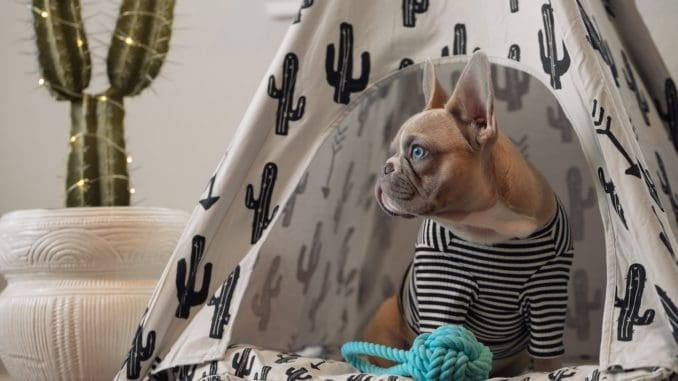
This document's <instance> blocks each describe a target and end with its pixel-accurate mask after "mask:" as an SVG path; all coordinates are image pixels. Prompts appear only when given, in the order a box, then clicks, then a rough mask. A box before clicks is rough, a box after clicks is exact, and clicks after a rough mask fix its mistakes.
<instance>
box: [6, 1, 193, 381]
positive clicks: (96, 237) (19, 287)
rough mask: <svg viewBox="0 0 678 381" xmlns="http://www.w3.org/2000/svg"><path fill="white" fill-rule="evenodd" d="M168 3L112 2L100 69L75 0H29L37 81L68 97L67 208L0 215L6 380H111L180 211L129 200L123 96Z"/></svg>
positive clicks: (157, 49) (167, 22) (151, 52)
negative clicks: (95, 71) (100, 73)
mask: <svg viewBox="0 0 678 381" xmlns="http://www.w3.org/2000/svg"><path fill="white" fill-rule="evenodd" d="M174 3H175V1H174V0H154V1H148V0H122V4H121V6H120V11H119V14H118V18H117V20H116V24H115V29H114V31H113V33H112V38H111V43H110V47H109V49H108V55H107V60H106V67H107V73H108V79H109V83H110V86H109V88H108V89H107V90H105V91H103V92H99V93H89V92H87V91H86V89H87V88H88V85H89V82H90V77H91V72H92V70H91V69H92V65H91V59H90V52H89V49H88V43H87V35H86V33H85V26H84V23H83V19H82V16H81V7H80V2H79V1H78V0H32V4H31V7H30V9H31V12H32V14H33V26H34V29H35V41H36V44H37V52H38V54H37V58H38V63H39V67H40V72H41V78H40V80H39V83H40V84H41V85H42V86H43V87H45V89H47V90H48V91H49V92H50V94H52V95H53V96H54V97H55V98H56V99H57V100H65V101H68V102H70V107H71V110H70V111H71V131H70V135H69V137H68V142H69V146H70V154H69V157H68V169H67V175H66V186H65V192H66V208H64V209H51V210H43V209H36V210H23V211H16V212H11V213H8V214H6V215H4V216H3V217H2V218H0V273H2V274H3V275H5V277H6V279H7V283H8V284H7V287H6V288H5V290H4V291H3V292H2V294H0V311H1V312H0V337H2V340H0V359H2V361H3V362H4V364H5V366H6V367H7V369H8V371H9V373H10V375H11V376H12V378H15V379H45V380H47V379H49V380H57V379H64V380H66V379H68V380H71V379H101V378H107V377H108V376H110V377H113V376H114V375H115V373H116V371H117V369H118V368H119V367H120V364H121V363H122V361H123V359H124V357H125V354H126V352H127V350H128V348H129V345H130V342H131V340H132V336H134V329H135V327H136V323H137V321H138V319H139V317H140V316H141V314H142V313H143V309H144V307H145V305H146V302H147V299H148V297H149V296H150V293H151V292H152V290H153V288H154V286H155V283H156V281H157V278H158V277H159V275H160V272H161V271H162V269H163V268H164V266H165V262H166V260H167V258H168V256H169V254H170V253H171V251H172V250H173V248H174V245H175V244H176V241H177V240H178V238H179V235H180V234H181V232H182V230H183V226H184V224H185V222H186V219H187V214H186V213H185V212H183V211H174V210H168V209H161V208H139V207H130V206H129V205H130V193H131V188H130V185H129V184H130V182H129V176H128V169H127V164H128V160H129V159H128V158H129V157H128V155H127V153H126V149H125V139H124V123H123V121H124V115H125V110H124V102H125V98H126V97H131V96H134V95H137V94H139V93H141V92H142V91H143V90H144V89H145V88H147V87H148V86H149V84H150V83H151V82H152V81H153V80H154V78H155V77H156V76H157V75H158V73H159V72H160V69H161V67H162V65H163V62H164V59H165V56H166V55H167V52H168V49H169V41H170V36H171V33H172V22H173V13H174Z"/></svg>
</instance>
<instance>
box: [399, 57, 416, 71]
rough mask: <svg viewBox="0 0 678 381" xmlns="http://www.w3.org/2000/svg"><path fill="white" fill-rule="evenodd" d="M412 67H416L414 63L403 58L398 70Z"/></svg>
mask: <svg viewBox="0 0 678 381" xmlns="http://www.w3.org/2000/svg"><path fill="white" fill-rule="evenodd" d="M410 65H414V61H412V59H410V58H403V59H402V60H400V65H398V69H404V68H406V67H408V66H410Z"/></svg>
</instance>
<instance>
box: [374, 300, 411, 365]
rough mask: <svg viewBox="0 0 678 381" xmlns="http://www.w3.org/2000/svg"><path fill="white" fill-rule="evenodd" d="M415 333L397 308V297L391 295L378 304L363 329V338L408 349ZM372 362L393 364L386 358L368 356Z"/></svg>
mask: <svg viewBox="0 0 678 381" xmlns="http://www.w3.org/2000/svg"><path fill="white" fill-rule="evenodd" d="M414 338H415V334H414V333H413V332H411V330H410V329H409V328H408V327H407V325H406V324H405V322H404V321H403V318H402V316H401V314H400V309H399V308H398V299H397V297H396V296H392V297H390V298H388V299H386V301H384V303H382V304H381V306H379V309H378V310H377V312H376V314H374V317H373V318H372V321H371V322H370V324H368V326H367V329H366V330H365V335H364V340H365V341H367V342H370V343H376V344H382V345H386V346H389V347H394V348H399V349H405V350H407V349H409V348H410V346H411V345H412V341H414ZM370 361H371V362H372V363H373V364H376V365H378V366H381V367H389V366H392V365H393V364H392V363H391V362H389V361H387V360H383V359H379V358H373V357H371V358H370Z"/></svg>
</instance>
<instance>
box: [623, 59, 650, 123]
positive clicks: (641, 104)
mask: <svg viewBox="0 0 678 381" xmlns="http://www.w3.org/2000/svg"><path fill="white" fill-rule="evenodd" d="M621 55H622V60H623V61H624V67H623V68H622V72H623V73H624V78H626V85H627V86H628V87H629V90H631V91H633V93H634V94H635V95H636V102H638V108H639V109H640V114H641V115H642V116H643V121H645V125H647V126H649V125H650V119H649V118H648V117H647V114H648V113H649V112H650V106H648V104H647V100H646V99H645V96H644V95H643V94H642V93H641V92H640V89H639V88H638V84H637V83H636V77H635V76H634V75H633V70H632V69H631V65H630V64H629V60H628V58H626V54H624V52H623V51H622V53H621Z"/></svg>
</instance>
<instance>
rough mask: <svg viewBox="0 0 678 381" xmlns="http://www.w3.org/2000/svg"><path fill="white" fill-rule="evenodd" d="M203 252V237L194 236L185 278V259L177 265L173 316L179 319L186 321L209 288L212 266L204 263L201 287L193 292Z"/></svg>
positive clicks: (204, 298)
mask: <svg viewBox="0 0 678 381" xmlns="http://www.w3.org/2000/svg"><path fill="white" fill-rule="evenodd" d="M204 251H205V237H203V236H201V235H195V236H194V237H193V242H192V245H191V265H190V269H189V270H188V277H186V259H185V258H181V259H180V260H179V262H178V263H177V277H176V287H177V299H178V300H179V306H177V311H176V314H175V316H176V317H178V318H180V319H188V315H189V313H190V309H191V307H193V306H197V305H200V304H202V303H203V302H204V301H205V300H206V299H207V292H208V291H209V287H210V278H211V276H212V264H211V263H209V262H208V263H206V264H205V268H204V271H203V278H202V287H201V288H200V290H198V291H195V290H194V288H195V281H196V276H197V273H198V266H199V265H200V261H201V260H202V256H203V253H204Z"/></svg>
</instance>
